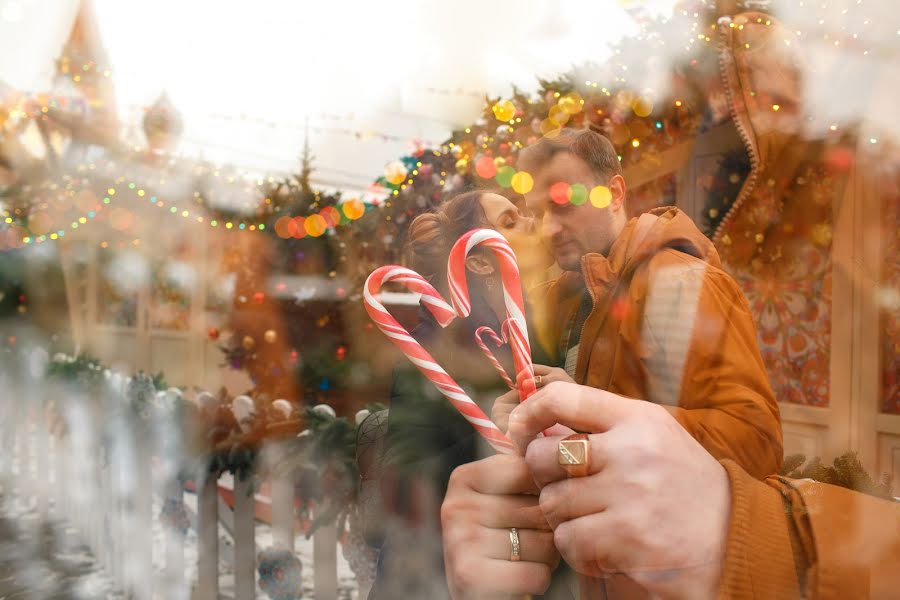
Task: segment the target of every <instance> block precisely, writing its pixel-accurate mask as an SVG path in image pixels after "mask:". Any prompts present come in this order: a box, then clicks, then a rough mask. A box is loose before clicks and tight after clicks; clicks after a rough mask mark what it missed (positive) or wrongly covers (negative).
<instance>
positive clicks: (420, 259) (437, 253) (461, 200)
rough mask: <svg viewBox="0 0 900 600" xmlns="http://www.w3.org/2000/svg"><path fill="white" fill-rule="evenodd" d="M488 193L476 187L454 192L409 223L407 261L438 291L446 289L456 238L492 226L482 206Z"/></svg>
mask: <svg viewBox="0 0 900 600" xmlns="http://www.w3.org/2000/svg"><path fill="white" fill-rule="evenodd" d="M486 193H487V192H486V191H484V190H475V191H472V192H465V193H462V194H459V195H456V196H453V197H452V198H450V199H448V200H445V201H444V202H443V203H441V204H440V205H439V206H438V207H437V208H435V209H434V210H433V211H432V212H428V213H425V214H421V215H419V216H418V217H416V218H415V219H413V222H412V223H411V224H410V226H409V231H408V233H407V237H406V248H405V253H406V258H407V262H408V263H409V266H410V268H412V269H413V270H415V271H417V272H418V273H419V274H420V275H422V276H423V277H425V278H426V279H428V280H429V281H430V282H431V284H432V285H434V286H435V287H436V288H437V289H438V290H439V291H445V290H446V287H447V258H448V256H449V255H450V249H451V248H452V247H453V244H455V243H456V240H458V239H459V238H460V237H461V236H462V235H463V234H464V233H466V232H467V231H469V230H471V229H477V228H479V227H490V225H489V223H488V220H487V216H485V213H484V208H483V207H482V206H481V197H482V196H483V195H484V194H486Z"/></svg>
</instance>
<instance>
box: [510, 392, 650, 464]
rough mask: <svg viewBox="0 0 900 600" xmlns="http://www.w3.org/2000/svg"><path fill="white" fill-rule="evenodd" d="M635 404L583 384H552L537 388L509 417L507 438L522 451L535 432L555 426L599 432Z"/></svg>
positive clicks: (625, 413) (631, 408)
mask: <svg viewBox="0 0 900 600" xmlns="http://www.w3.org/2000/svg"><path fill="white" fill-rule="evenodd" d="M633 404H636V403H634V402H633V401H632V400H628V399H625V398H622V397H620V396H617V395H615V394H611V393H610V392H606V391H603V390H598V389H594V388H590V387H587V386H583V385H578V384H574V383H565V382H554V383H551V384H550V385H548V386H546V387H543V388H541V389H539V390H538V391H537V392H536V393H535V394H534V395H533V396H531V397H530V398H528V400H526V401H525V402H522V403H521V404H519V406H517V407H516V408H515V410H513V412H512V414H511V415H510V416H509V431H508V435H509V436H510V437H511V438H512V439H513V441H514V442H515V443H516V444H517V445H518V446H519V448H521V449H523V450H524V448H525V447H526V446H527V445H528V442H530V441H531V440H532V439H533V438H534V437H535V436H536V435H537V434H538V433H539V432H541V431H543V430H544V429H547V428H548V427H550V426H551V425H554V424H556V423H559V424H560V425H565V426H566V427H570V428H572V429H574V430H576V431H589V432H594V433H599V432H603V431H606V430H608V429H610V428H611V427H612V426H613V425H614V424H615V423H616V422H617V421H619V420H621V419H623V418H624V417H625V416H626V415H627V414H628V412H629V410H634V408H635V407H634V406H630V405H633Z"/></svg>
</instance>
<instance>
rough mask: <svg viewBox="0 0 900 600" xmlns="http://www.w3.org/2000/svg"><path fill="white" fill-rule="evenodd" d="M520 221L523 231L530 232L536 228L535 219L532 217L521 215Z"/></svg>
mask: <svg viewBox="0 0 900 600" xmlns="http://www.w3.org/2000/svg"><path fill="white" fill-rule="evenodd" d="M520 223H521V227H522V230H523V231H524V232H525V233H528V234H532V233H534V232H535V231H536V230H537V221H536V219H535V218H534V217H522V218H521V219H520Z"/></svg>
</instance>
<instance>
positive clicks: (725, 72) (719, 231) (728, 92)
mask: <svg viewBox="0 0 900 600" xmlns="http://www.w3.org/2000/svg"><path fill="white" fill-rule="evenodd" d="M728 29H729V28H728V27H727V26H723V27H722V29H721V30H720V31H721V36H720V40H719V48H718V51H719V73H720V75H721V76H722V82H723V83H724V84H725V96H726V97H727V98H728V109H729V112H730V113H731V120H732V122H733V123H734V124H735V127H736V128H737V130H738V135H740V136H741V141H743V142H744V147H745V148H746V149H747V153H748V154H749V155H750V174H749V175H747V181H746V183H744V187H743V188H741V191H740V192H739V193H738V195H737V198H735V200H734V204H732V206H731V208H730V209H729V210H728V212H727V213H726V214H725V216H724V217H723V218H722V222H721V223H719V226H718V227H716V231H715V233H713V242H714V243H717V242H719V241H720V240H721V238H722V235H723V234H724V230H725V226H726V225H728V223H730V222H731V220H732V218H733V216H734V214H735V212H736V211H737V210H738V209H739V208H740V206H741V204H743V203H744V202H745V201H746V200H747V197H749V196H750V193H751V192H752V191H753V189H754V188H755V187H756V180H757V178H758V177H759V152H757V150H756V146H755V145H754V144H753V143H751V140H750V133H749V132H748V131H747V128H746V126H745V125H744V123H743V122H742V121H741V119H740V118H739V117H738V112H737V103H736V101H735V98H734V92H733V91H732V85H731V83H730V82H729V69H728V64H727V62H728V58H727V56H728V51H729V48H728V41H729V39H728V38H729V32H728ZM731 60H732V61H734V60H736V59H735V58H734V56H733V55H732V56H731ZM734 72H735V77H736V76H737V63H735V65H734ZM738 86H739V82H737V81H735V82H734V87H738ZM748 118H749V116H748Z"/></svg>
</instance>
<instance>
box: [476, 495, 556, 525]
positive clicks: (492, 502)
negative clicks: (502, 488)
mask: <svg viewBox="0 0 900 600" xmlns="http://www.w3.org/2000/svg"><path fill="white" fill-rule="evenodd" d="M476 511H477V515H476V517H475V518H476V519H477V521H478V523H479V524H481V525H484V526H485V527H492V528H496V529H507V528H509V527H521V528H523V529H547V530H549V529H550V525H549V524H548V523H547V519H546V518H544V513H543V512H541V507H540V505H539V504H538V498H537V497H536V496H523V495H517V496H516V495H491V494H485V495H482V496H479V497H478V505H477V509H476Z"/></svg>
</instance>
